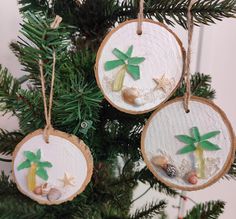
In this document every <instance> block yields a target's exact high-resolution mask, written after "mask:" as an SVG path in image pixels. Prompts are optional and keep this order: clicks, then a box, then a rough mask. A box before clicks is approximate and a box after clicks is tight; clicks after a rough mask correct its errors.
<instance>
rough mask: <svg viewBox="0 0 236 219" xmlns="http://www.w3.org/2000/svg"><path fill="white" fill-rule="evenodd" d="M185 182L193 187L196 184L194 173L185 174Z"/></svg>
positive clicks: (196, 179)
mask: <svg viewBox="0 0 236 219" xmlns="http://www.w3.org/2000/svg"><path fill="white" fill-rule="evenodd" d="M187 181H188V182H189V183H190V184H193V185H195V184H197V182H198V177H197V173H196V171H190V172H189V173H187Z"/></svg>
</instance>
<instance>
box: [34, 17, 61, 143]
mask: <svg viewBox="0 0 236 219" xmlns="http://www.w3.org/2000/svg"><path fill="white" fill-rule="evenodd" d="M61 21H62V18H61V17H60V16H58V15H57V16H56V18H55V20H54V21H53V23H52V24H51V26H50V27H51V28H52V29H56V28H57V27H58V26H59V24H60V22H61ZM52 56H53V63H52V78H51V87H50V94H49V103H48V106H47V97H46V87H45V78H44V72H43V66H44V63H43V60H42V59H41V56H40V58H39V61H38V64H39V71H40V80H41V87H42V95H43V105H44V116H45V120H46V126H45V128H44V131H43V137H44V140H45V142H46V143H49V135H50V129H52V124H51V118H52V102H53V92H54V91H53V87H54V81H55V66H56V52H55V50H53V54H52Z"/></svg>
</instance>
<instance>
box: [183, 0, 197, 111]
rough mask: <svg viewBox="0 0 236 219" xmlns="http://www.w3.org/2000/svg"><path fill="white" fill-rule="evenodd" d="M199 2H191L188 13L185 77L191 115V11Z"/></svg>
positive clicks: (186, 98)
mask: <svg viewBox="0 0 236 219" xmlns="http://www.w3.org/2000/svg"><path fill="white" fill-rule="evenodd" d="M196 1H197V0H191V1H190V3H189V6H188V12H187V28H188V50H187V55H186V59H185V66H184V77H185V83H186V91H185V94H184V110H185V112H186V113H189V112H190V110H189V101H190V98H191V81H190V63H191V45H192V39H193V26H194V24H193V14H192V12H191V9H192V7H193V5H194V3H195V2H196Z"/></svg>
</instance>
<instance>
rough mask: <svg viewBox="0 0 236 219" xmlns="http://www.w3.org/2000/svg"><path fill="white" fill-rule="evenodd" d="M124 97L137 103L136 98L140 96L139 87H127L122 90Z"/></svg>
mask: <svg viewBox="0 0 236 219" xmlns="http://www.w3.org/2000/svg"><path fill="white" fill-rule="evenodd" d="M122 97H123V99H124V101H125V102H126V103H129V104H132V105H136V102H135V99H136V98H137V97H139V91H138V89H137V88H134V87H131V88H125V89H124V90H123V91H122Z"/></svg>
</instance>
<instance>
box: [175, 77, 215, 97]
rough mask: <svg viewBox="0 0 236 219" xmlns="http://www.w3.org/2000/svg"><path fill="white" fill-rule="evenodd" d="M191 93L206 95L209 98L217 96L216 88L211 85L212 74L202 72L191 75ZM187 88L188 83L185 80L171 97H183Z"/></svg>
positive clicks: (200, 95) (199, 95)
mask: <svg viewBox="0 0 236 219" xmlns="http://www.w3.org/2000/svg"><path fill="white" fill-rule="evenodd" d="M190 82H191V93H192V95H194V96H198V97H205V98H207V99H214V98H215V90H214V89H212V87H211V76H210V75H205V74H202V73H199V72H197V73H195V74H193V75H191V80H190ZM185 90H186V84H185V82H184V81H183V82H182V83H181V85H180V86H179V88H178V89H177V91H176V92H175V94H174V95H173V96H172V97H171V99H173V98H175V97H182V96H183V95H184V93H185Z"/></svg>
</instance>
